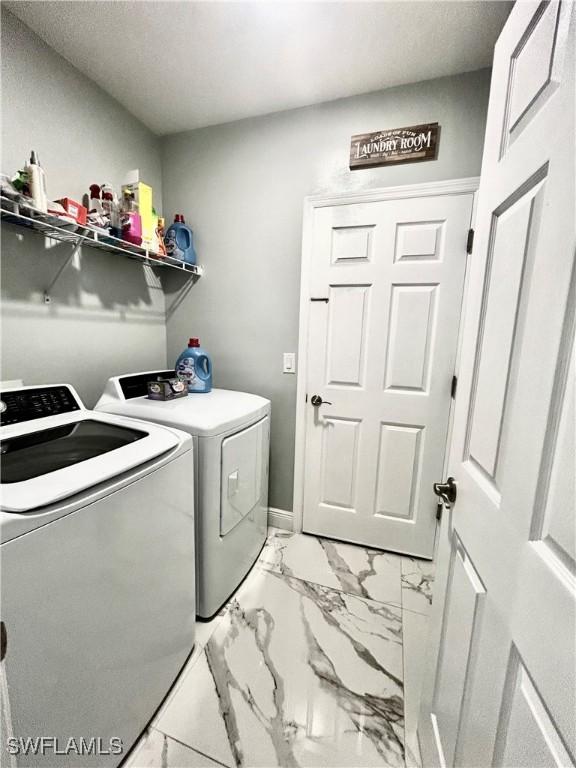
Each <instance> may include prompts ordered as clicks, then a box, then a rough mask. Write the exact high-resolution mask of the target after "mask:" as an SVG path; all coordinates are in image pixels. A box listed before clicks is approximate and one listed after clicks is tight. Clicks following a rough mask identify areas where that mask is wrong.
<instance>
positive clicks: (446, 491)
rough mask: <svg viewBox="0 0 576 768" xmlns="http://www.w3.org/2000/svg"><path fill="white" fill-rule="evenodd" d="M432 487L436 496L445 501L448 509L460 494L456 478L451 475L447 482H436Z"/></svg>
mask: <svg viewBox="0 0 576 768" xmlns="http://www.w3.org/2000/svg"><path fill="white" fill-rule="evenodd" d="M432 487H433V489H434V493H435V494H436V496H438V498H439V499H441V500H442V501H443V502H444V506H445V507H446V509H450V507H451V506H452V505H453V504H454V503H455V502H456V496H457V495H458V490H457V487H456V481H455V480H454V478H453V477H449V478H448V480H446V482H445V483H434V485H433V486H432Z"/></svg>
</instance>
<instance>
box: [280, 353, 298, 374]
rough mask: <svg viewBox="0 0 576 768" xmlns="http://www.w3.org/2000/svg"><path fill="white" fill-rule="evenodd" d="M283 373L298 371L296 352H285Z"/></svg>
mask: <svg viewBox="0 0 576 768" xmlns="http://www.w3.org/2000/svg"><path fill="white" fill-rule="evenodd" d="M282 372H283V373H296V352H284V367H283V369H282Z"/></svg>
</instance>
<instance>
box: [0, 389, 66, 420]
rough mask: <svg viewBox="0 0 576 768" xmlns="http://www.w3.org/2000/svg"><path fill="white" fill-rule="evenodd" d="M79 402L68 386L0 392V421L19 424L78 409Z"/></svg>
mask: <svg viewBox="0 0 576 768" xmlns="http://www.w3.org/2000/svg"><path fill="white" fill-rule="evenodd" d="M79 410H80V404H79V403H78V402H77V400H76V398H75V397H74V395H73V394H72V392H71V391H70V390H69V389H68V387H64V386H56V387H38V388H34V389H12V390H10V391H9V392H0V423H1V424H2V426H7V425H8V424H20V422H22V421H30V420H31V419H41V418H43V417H44V416H55V415H56V414H58V413H68V412H69V411H79Z"/></svg>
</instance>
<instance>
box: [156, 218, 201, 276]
mask: <svg viewBox="0 0 576 768" xmlns="http://www.w3.org/2000/svg"><path fill="white" fill-rule="evenodd" d="M164 245H165V246H166V253H167V255H168V256H171V257H172V258H173V259H180V261H185V262H186V263H187V264H196V251H195V250H194V233H193V232H192V230H191V229H190V227H188V226H187V225H186V224H185V222H184V216H183V215H182V214H181V213H177V214H176V216H174V223H173V224H171V225H170V226H169V227H168V229H167V230H166V234H165V235H164Z"/></svg>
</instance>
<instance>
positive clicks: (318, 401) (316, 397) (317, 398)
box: [310, 395, 332, 408]
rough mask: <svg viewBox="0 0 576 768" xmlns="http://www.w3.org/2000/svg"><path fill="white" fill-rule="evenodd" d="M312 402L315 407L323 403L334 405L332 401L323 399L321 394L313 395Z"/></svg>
mask: <svg viewBox="0 0 576 768" xmlns="http://www.w3.org/2000/svg"><path fill="white" fill-rule="evenodd" d="M310 402H311V403H312V405H313V406H314V408H319V407H320V406H321V405H332V403H330V402H329V401H328V400H322V398H321V397H320V395H312V397H311V398H310Z"/></svg>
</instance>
